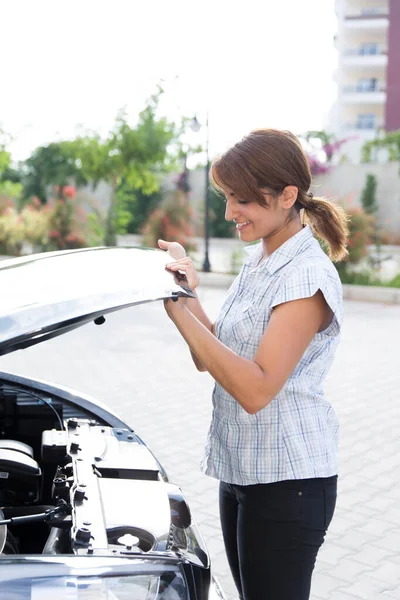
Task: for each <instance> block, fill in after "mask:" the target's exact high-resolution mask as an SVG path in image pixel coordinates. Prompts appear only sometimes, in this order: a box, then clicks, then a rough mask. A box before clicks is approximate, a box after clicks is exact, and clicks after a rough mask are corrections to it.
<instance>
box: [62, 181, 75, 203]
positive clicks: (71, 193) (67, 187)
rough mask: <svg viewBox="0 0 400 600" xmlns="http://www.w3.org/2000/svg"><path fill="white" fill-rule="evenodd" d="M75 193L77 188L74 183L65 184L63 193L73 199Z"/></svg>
mask: <svg viewBox="0 0 400 600" xmlns="http://www.w3.org/2000/svg"><path fill="white" fill-rule="evenodd" d="M75 194H76V189H75V188H74V186H73V185H65V186H64V187H63V195H64V196H65V197H66V198H70V199H71V200H72V199H73V198H75Z"/></svg>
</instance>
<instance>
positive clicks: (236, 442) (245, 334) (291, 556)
mask: <svg viewBox="0 0 400 600" xmlns="http://www.w3.org/2000/svg"><path fill="white" fill-rule="evenodd" d="M211 179H212V182H213V184H214V186H215V187H216V188H217V189H218V190H220V191H221V192H222V193H223V194H224V196H225V199H226V213H225V218H226V219H228V220H233V221H234V222H235V223H236V229H237V232H238V234H239V237H240V239H241V240H242V241H244V242H247V243H251V242H255V241H256V240H261V242H260V243H259V244H257V245H251V246H249V247H248V248H246V251H247V253H248V257H247V260H246V262H245V264H244V266H243V268H242V270H241V272H240V274H239V276H238V277H237V279H236V280H235V282H234V283H233V285H232V287H231V288H230V290H229V292H228V295H227V298H226V300H225V303H224V305H223V307H222V310H221V313H220V315H219V317H218V320H217V322H216V323H215V324H213V323H211V321H210V320H209V319H208V317H207V315H206V314H205V312H204V310H203V309H202V307H201V305H200V303H199V301H198V299H197V298H196V299H194V300H192V299H188V300H179V301H178V302H172V301H171V300H168V301H166V303H165V306H166V310H167V312H168V315H169V316H170V318H171V319H172V320H173V322H174V323H175V325H176V327H177V328H178V330H179V331H180V333H181V334H182V336H183V338H184V339H185V340H186V342H187V343H188V345H189V348H190V350H191V353H192V356H193V360H194V362H195V364H196V366H197V368H198V369H199V370H200V371H208V372H209V373H210V374H211V376H212V377H213V378H214V379H215V388H214V392H213V416H212V422H211V427H210V431H209V436H208V440H207V446H206V455H205V459H204V471H205V473H206V474H208V475H211V476H212V477H215V478H217V479H219V480H220V514H221V524H222V531H223V536H224V542H225V547H226V552H227V556H228V560H229V565H230V568H231V570H232V574H233V578H234V580H235V583H236V586H237V589H238V592H239V596H240V598H241V599H244V600H264V599H268V600H306V599H307V598H309V594H310V585H311V575H312V571H313V568H314V564H315V559H316V556H317V553H318V550H319V548H320V547H321V545H322V543H323V540H324V536H325V533H326V531H327V528H328V526H329V523H330V521H331V518H332V516H333V512H334V508H335V502H336V483H337V471H338V464H337V444H338V422H337V418H336V416H335V413H334V411H333V409H332V407H331V406H330V404H329V402H328V401H327V400H326V399H325V397H324V392H323V381H324V379H325V376H326V374H327V372H328V370H329V367H330V364H331V362H332V359H333V355H334V352H335V349H336V347H337V343H338V340H339V334H340V329H341V324H342V289H341V283H340V280H339V277H338V275H337V271H336V269H335V267H334V266H333V264H332V262H331V260H330V258H328V256H327V255H326V253H325V252H324V251H323V250H322V249H321V246H320V244H319V242H318V241H317V240H316V239H315V238H314V237H313V232H314V233H315V234H316V235H317V236H318V237H319V238H321V239H323V240H324V241H325V242H326V245H327V248H328V251H329V255H330V257H331V258H332V259H334V260H337V259H342V258H343V257H344V256H345V255H346V243H347V235H348V229H347V218H346V215H345V213H344V212H343V211H342V209H341V208H340V207H338V206H336V205H334V204H332V203H330V202H328V201H326V200H323V199H320V198H314V197H313V195H312V193H310V192H309V188H310V185H311V174H310V170H309V167H308V162H307V158H306V156H305V154H304V152H303V150H302V148H301V145H300V143H299V141H298V140H297V138H296V137H295V136H294V135H293V134H291V133H289V132H287V131H277V130H272V129H264V130H256V131H253V132H252V133H250V134H249V135H248V136H246V137H245V138H244V139H243V140H242V141H240V142H239V143H237V144H236V145H235V146H233V147H232V148H231V149H229V150H228V151H227V152H226V153H225V154H224V155H222V156H221V157H220V158H218V159H217V160H216V161H215V162H214V163H213V165H212V167H211ZM304 223H308V224H306V225H305V224H304ZM159 246H160V247H161V248H162V249H164V250H168V251H169V252H170V254H171V255H172V256H173V257H174V258H175V262H172V263H171V264H169V265H168V269H170V270H171V271H172V272H177V271H179V272H180V274H181V275H182V273H185V275H186V278H187V282H188V286H189V287H190V288H191V289H192V290H194V289H195V288H196V287H197V285H198V283H199V277H198V275H197V272H196V270H195V268H194V266H193V263H192V261H191V259H190V258H188V257H186V256H185V251H184V250H183V248H182V247H181V246H179V244H174V243H168V242H165V241H163V240H160V241H159Z"/></svg>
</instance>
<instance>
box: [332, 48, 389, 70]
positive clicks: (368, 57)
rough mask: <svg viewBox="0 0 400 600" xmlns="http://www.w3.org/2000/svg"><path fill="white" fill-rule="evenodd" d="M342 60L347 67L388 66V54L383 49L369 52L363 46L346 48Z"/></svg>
mask: <svg viewBox="0 0 400 600" xmlns="http://www.w3.org/2000/svg"><path fill="white" fill-rule="evenodd" d="M342 61H343V66H346V67H367V68H369V67H386V65H387V62H388V56H387V51H386V50H383V49H377V50H375V51H370V52H368V51H365V50H364V49H363V48H356V49H350V50H346V51H345V52H344V54H343V58H342Z"/></svg>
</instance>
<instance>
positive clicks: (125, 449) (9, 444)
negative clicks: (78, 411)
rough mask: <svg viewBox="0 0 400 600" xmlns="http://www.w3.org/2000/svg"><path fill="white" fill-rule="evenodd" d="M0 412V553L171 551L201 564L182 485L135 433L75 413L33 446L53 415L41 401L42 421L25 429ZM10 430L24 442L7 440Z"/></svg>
mask: <svg viewBox="0 0 400 600" xmlns="http://www.w3.org/2000/svg"><path fill="white" fill-rule="evenodd" d="M13 401H14V404H15V398H14V400H13ZM38 404H40V402H39V401H38ZM2 406H3V414H1V411H0V427H1V434H2V436H3V437H2V438H0V508H1V511H0V553H3V554H18V553H23V554H38V553H43V554H53V555H54V554H75V555H98V556H104V555H113V556H115V555H122V556H129V555H137V554H146V553H150V552H151V553H162V554H163V555H165V554H166V553H167V554H168V553H171V554H174V555H175V556H176V555H177V554H178V555H185V556H189V555H190V557H191V558H190V560H191V561H194V562H197V563H198V564H199V565H200V566H206V564H207V561H208V557H207V554H206V551H205V549H204V545H203V543H202V540H201V536H200V535H199V533H198V530H197V527H196V525H195V523H194V522H193V521H192V519H191V515H190V511H189V508H188V506H187V504H186V501H185V499H184V497H183V495H182V492H181V490H180V488H179V487H178V486H176V485H173V484H171V483H169V482H168V481H167V479H166V476H165V475H164V473H163V472H162V470H161V467H160V465H159V463H158V461H157V460H156V459H155V458H154V456H153V455H152V453H151V452H150V451H149V449H148V448H147V446H146V445H144V443H143V442H142V440H141V439H140V438H139V437H138V436H137V435H136V434H135V433H134V432H133V431H131V430H130V429H117V428H113V427H110V426H106V425H102V424H101V423H99V422H98V420H96V419H91V418H89V417H88V416H78V417H69V418H67V419H63V420H61V419H59V425H58V428H56V427H52V428H45V429H43V430H42V431H41V432H40V440H39V439H37V438H38V434H39V423H42V425H43V424H46V418H47V419H48V418H49V410H48V409H47V407H45V406H43V403H42V404H41V409H42V410H43V409H46V411H47V412H46V413H45V415H44V416H46V418H44V416H43V418H42V419H35V418H32V419H31V421H30V423H31V425H30V428H31V431H29V426H28V425H27V424H25V425H23V424H22V425H21V423H23V421H21V422H19V424H18V426H16V424H15V419H14V421H13V420H12V419H10V417H8V421H7V415H4V403H3V405H2ZM59 412H62V411H61V410H60V411H59ZM38 414H39V413H38ZM50 415H51V412H50ZM53 421H54V415H53ZM7 423H8V425H7ZM27 423H29V419H28V421H27ZM24 428H25V429H24ZM11 431H12V432H14V433H15V434H16V435H15V438H16V437H19V438H20V439H11V438H10V437H5V435H6V434H7V433H10V432H11ZM24 431H25V436H24V435H21V432H22V433H24ZM32 432H34V433H32ZM17 434H18V435H17ZM21 438H22V439H21ZM30 440H31V441H32V445H30V444H29V443H28V441H30Z"/></svg>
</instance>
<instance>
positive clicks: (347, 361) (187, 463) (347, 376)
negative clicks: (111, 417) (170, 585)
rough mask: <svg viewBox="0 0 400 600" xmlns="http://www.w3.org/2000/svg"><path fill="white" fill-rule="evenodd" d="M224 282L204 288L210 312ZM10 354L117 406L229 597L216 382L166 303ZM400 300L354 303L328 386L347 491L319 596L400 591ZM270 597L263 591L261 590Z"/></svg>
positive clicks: (383, 595) (379, 595)
mask: <svg viewBox="0 0 400 600" xmlns="http://www.w3.org/2000/svg"><path fill="white" fill-rule="evenodd" d="M223 293H224V292H223V290H218V289H213V290H205V291H203V301H204V305H205V307H206V308H207V310H208V312H209V314H210V316H211V315H215V314H216V313H217V310H218V307H219V305H220V302H221V300H222V296H223ZM107 321H108V322H107V323H106V324H105V325H104V326H101V327H97V326H95V325H87V326H85V327H84V328H82V329H81V330H78V331H74V332H71V333H69V334H67V335H65V336H63V337H62V338H58V339H55V340H52V341H50V342H46V343H45V344H42V345H40V346H37V347H36V348H31V349H29V350H25V351H20V352H17V353H15V355H10V356H5V357H2V358H1V362H0V369H1V370H7V369H9V370H14V371H16V372H20V373H22V374H27V375H31V376H37V377H41V378H45V379H49V380H52V381H54V382H60V383H64V384H67V385H69V386H70V387H75V388H77V389H81V390H84V391H85V392H86V393H89V394H92V395H93V396H96V397H98V398H99V399H100V400H103V401H104V402H106V403H107V404H109V405H110V406H112V407H113V408H114V409H115V410H116V411H118V412H119V413H120V414H121V415H122V416H123V417H124V418H125V419H126V420H127V421H129V423H131V424H132V426H133V427H134V428H135V429H136V430H137V431H138V432H139V433H140V434H141V435H142V437H143V438H144V439H145V441H146V442H147V443H148V444H149V445H150V447H151V448H152V449H153V450H154V451H155V453H156V454H157V456H158V457H159V459H160V460H161V462H162V463H163V464H164V466H165V467H166V468H167V471H168V472H169V474H170V477H171V479H172V480H173V481H176V482H177V483H179V484H180V485H181V486H182V487H183V490H184V492H185V493H186V496H187V497H188V499H189V501H190V504H191V507H192V511H193V513H194V516H195V518H196V520H197V521H198V523H199V525H200V527H201V530H202V532H203V534H204V537H205V539H206V542H207V544H208V547H209V549H210V552H211V554H212V557H213V564H214V570H215V573H216V574H217V576H218V577H219V579H220V580H221V582H222V583H223V585H224V587H225V589H226V592H227V593H228V596H229V598H230V599H233V598H235V592H234V588H233V585H232V581H231V578H230V575H229V573H228V569H227V565H226V561H225V557H224V550H223V546H222V538H221V533H220V528H219V523H218V514H217V482H216V481H214V480H212V479H210V478H207V477H205V476H203V475H202V474H201V473H200V471H199V462H200V458H201V455H202V446H203V442H204V439H205V435H206V431H207V427H208V421H209V416H210V394H211V389H212V381H211V379H210V377H209V376H208V375H207V374H202V373H197V372H196V371H195V369H194V368H193V367H192V364H191V360H190V357H189V353H188V351H187V349H186V347H185V345H184V343H183V342H182V341H181V339H180V338H179V336H178V334H177V332H176V331H175V329H174V327H173V325H172V323H171V322H170V321H169V320H168V319H167V318H166V316H165V314H164V311H163V307H162V305H161V304H153V305H147V306H139V307H136V308H132V309H128V310H126V311H124V312H121V313H118V314H114V315H111V316H110V317H109V318H108V320H107ZM399 340H400V307H398V306H397V307H396V306H383V305H378V304H367V303H365V304H361V303H350V302H349V303H347V304H346V323H345V327H344V332H343V339H342V344H341V348H340V350H339V352H338V355H337V359H336V362H335V364H334V366H333V368H332V370H331V373H330V376H329V380H328V382H327V386H326V392H327V395H328V396H329V398H330V399H331V400H332V402H333V403H334V405H335V407H336V409H337V412H338V414H339V417H340V420H341V424H342V438H341V478H340V495H339V501H338V507H337V511H336V515H335V518H334V521H333V524H332V527H331V530H330V532H329V534H328V538H327V541H326V544H325V546H324V548H323V549H322V551H321V553H320V557H319V560H318V565H317V568H316V572H315V576H314V581H313V593H312V598H313V600H354V599H355V598H367V599H371V600H372V599H376V600H390V599H391V600H393V599H397V600H399V599H400V484H399V480H400V403H399V399H400V369H399ZM260 600H261V599H260Z"/></svg>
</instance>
